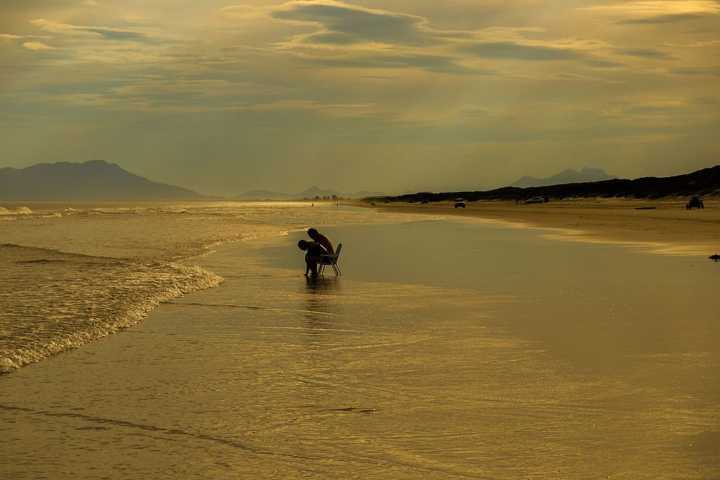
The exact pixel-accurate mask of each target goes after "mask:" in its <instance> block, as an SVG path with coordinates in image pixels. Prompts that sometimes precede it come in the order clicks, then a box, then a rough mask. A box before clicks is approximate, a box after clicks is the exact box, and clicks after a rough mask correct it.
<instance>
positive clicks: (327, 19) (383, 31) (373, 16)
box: [270, 0, 428, 45]
mask: <svg viewBox="0 0 720 480" xmlns="http://www.w3.org/2000/svg"><path fill="white" fill-rule="evenodd" d="M270 15H271V16H272V18H275V19H278V20H285V21H292V22H302V23H313V24H317V25H319V26H320V27H321V31H319V32H316V33H314V34H311V35H309V36H306V37H305V38H304V39H305V41H310V42H313V41H318V42H320V43H329V42H332V43H340V44H349V43H389V44H405V45H417V44H422V43H426V42H427V41H428V38H427V35H426V32H423V31H422V27H423V26H424V25H425V23H426V21H425V19H423V18H422V17H417V16H414V15H407V14H403V13H394V12H388V11H385V10H374V9H369V8H363V7H358V6H354V5H348V4H345V3H341V2H335V1H330V0H304V1H296V2H290V3H286V4H285V5H282V6H281V7H279V8H277V9H275V10H273V11H272V12H271V14H270Z"/></svg>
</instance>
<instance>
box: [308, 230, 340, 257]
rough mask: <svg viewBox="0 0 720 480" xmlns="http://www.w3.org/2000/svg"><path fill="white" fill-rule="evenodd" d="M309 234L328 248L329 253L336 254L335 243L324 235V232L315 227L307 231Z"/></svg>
mask: <svg viewBox="0 0 720 480" xmlns="http://www.w3.org/2000/svg"><path fill="white" fill-rule="evenodd" d="M307 234H308V236H309V237H310V238H312V239H313V241H314V242H317V243H319V244H320V245H322V246H323V248H324V249H325V250H327V253H329V254H330V255H335V249H334V248H333V244H332V242H331V241H330V240H328V238H327V237H326V236H325V235H323V234H322V233H320V232H318V231H317V230H315V229H314V228H311V229H309V230H308V231H307Z"/></svg>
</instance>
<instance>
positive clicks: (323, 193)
mask: <svg viewBox="0 0 720 480" xmlns="http://www.w3.org/2000/svg"><path fill="white" fill-rule="evenodd" d="M333 195H335V196H337V197H340V198H365V197H370V196H378V195H382V193H377V192H368V191H362V192H356V193H342V192H337V191H335V190H326V189H322V188H319V187H310V188H308V189H307V190H303V191H302V192H299V193H282V192H273V191H271V190H251V191H249V192H244V193H241V194H240V195H237V196H236V197H235V198H236V199H238V200H302V199H304V198H310V199H312V198H315V197H320V198H323V197H332V196H333Z"/></svg>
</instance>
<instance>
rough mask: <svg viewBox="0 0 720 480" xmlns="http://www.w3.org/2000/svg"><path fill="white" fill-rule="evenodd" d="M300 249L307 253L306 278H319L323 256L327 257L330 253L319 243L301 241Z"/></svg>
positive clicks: (299, 243)
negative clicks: (309, 276) (319, 264)
mask: <svg viewBox="0 0 720 480" xmlns="http://www.w3.org/2000/svg"><path fill="white" fill-rule="evenodd" d="M298 248H299V249H300V250H302V251H303V252H305V276H306V277H307V276H308V275H311V276H312V277H317V276H318V263H320V259H321V257H322V256H323V255H327V253H328V251H327V250H325V247H323V246H322V245H320V244H319V243H318V242H308V241H307V240H300V241H299V242H298Z"/></svg>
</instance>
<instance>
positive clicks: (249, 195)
mask: <svg viewBox="0 0 720 480" xmlns="http://www.w3.org/2000/svg"><path fill="white" fill-rule="evenodd" d="M290 197H291V195H288V194H287V193H280V192H273V191H271V190H250V191H249V192H243V193H241V194H240V195H237V196H236V197H235V199H237V200H287V199H289V198H290Z"/></svg>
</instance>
